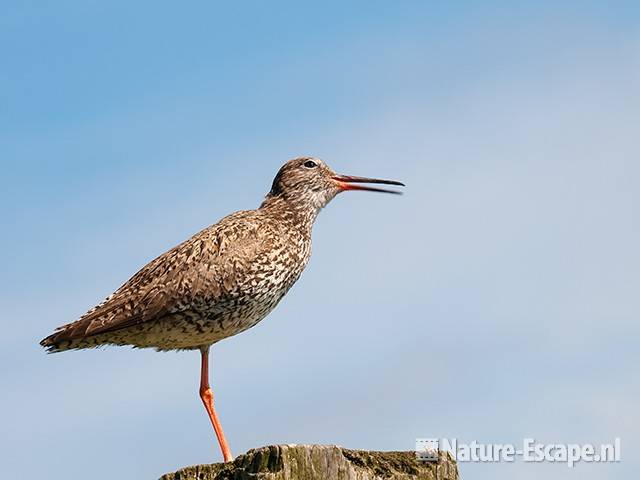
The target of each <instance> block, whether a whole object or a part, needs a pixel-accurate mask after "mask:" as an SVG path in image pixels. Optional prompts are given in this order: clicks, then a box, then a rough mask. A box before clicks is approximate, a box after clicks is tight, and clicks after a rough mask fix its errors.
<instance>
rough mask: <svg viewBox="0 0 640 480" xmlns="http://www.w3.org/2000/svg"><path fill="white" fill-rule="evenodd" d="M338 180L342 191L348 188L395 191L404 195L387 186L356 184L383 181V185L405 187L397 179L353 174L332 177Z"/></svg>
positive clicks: (400, 193) (385, 191)
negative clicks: (355, 175) (382, 178)
mask: <svg viewBox="0 0 640 480" xmlns="http://www.w3.org/2000/svg"><path fill="white" fill-rule="evenodd" d="M332 178H333V179H334V180H335V181H336V182H338V186H339V187H340V190H341V191H343V192H344V191H347V190H366V191H369V192H384V193H394V194H396V195H402V192H399V191H397V190H388V189H386V188H377V187H369V186H365V185H354V184H357V183H381V184H383V185H398V186H400V187H404V183H402V182H397V181H395V180H381V179H379V178H366V177H354V176H352V175H334V176H333V177H332Z"/></svg>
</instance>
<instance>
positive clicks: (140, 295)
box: [40, 157, 404, 462]
mask: <svg viewBox="0 0 640 480" xmlns="http://www.w3.org/2000/svg"><path fill="white" fill-rule="evenodd" d="M367 183H368V184H387V185H398V186H404V185H403V184H402V183H400V182H396V181H393V180H380V179H375V178H364V177H354V176H348V175H338V174H336V173H335V172H334V171H333V170H331V168H329V167H328V166H327V165H326V164H325V163H324V162H323V161H322V160H320V159H318V158H313V157H301V158H295V159H293V160H290V161H288V162H287V163H285V164H284V165H283V166H282V168H280V170H279V171H278V174H277V175H276V177H275V179H274V180H273V184H272V186H271V191H270V192H269V193H268V194H267V195H266V197H265V200H264V201H263V202H262V204H261V205H260V207H259V208H257V209H255V210H246V211H239V212H236V213H233V214H231V215H229V216H227V217H225V218H223V219H222V220H220V221H219V222H218V223H216V224H215V225H211V226H210V227H207V228H205V229H204V230H202V231H200V232H198V233H196V234H195V235H194V236H193V237H191V238H190V239H188V240H186V241H185V242H183V243H181V244H180V245H178V246H176V247H174V248H172V249H171V250H169V251H168V252H166V253H164V254H162V255H160V256H159V257H158V258H156V259H155V260H152V261H151V262H150V263H148V264H147V265H145V266H144V267H143V268H142V269H141V270H140V271H139V272H138V273H136V274H135V275H134V276H133V277H131V279H130V280H129V281H127V282H126V283H125V284H124V285H122V286H121V287H120V288H119V289H117V290H116V291H115V292H114V293H113V294H112V295H110V296H109V297H107V298H106V299H105V300H104V301H103V302H102V303H100V304H98V305H97V306H95V307H94V308H92V309H91V310H89V311H88V312H87V313H85V314H84V315H83V316H82V317H80V318H79V319H78V320H76V321H75V322H73V323H69V324H67V325H63V326H61V327H59V328H57V329H56V331H55V332H54V333H53V334H52V335H50V336H48V337H47V338H45V339H44V340H42V341H41V342H40V344H41V345H42V346H43V347H46V349H47V350H48V351H49V352H60V351H64V350H73V349H84V348H94V347H99V346H101V345H131V346H133V347H137V348H148V347H151V348H155V349H156V350H158V351H165V350H200V353H201V367H200V398H201V399H202V403H204V407H205V409H206V410H207V414H208V415H209V419H210V420H211V423H212V425H213V429H214V431H215V434H216V437H217V439H218V443H219V444H220V449H221V450H222V456H223V458H224V461H225V462H228V461H231V460H233V457H232V455H231V451H230V449H229V446H228V444H227V441H226V439H225V436H224V433H223V431H222V427H221V425H220V421H219V419H218V416H217V414H216V411H215V408H214V402H213V391H212V389H211V387H210V385H209V349H210V347H211V345H213V344H214V343H216V342H219V341H220V340H222V339H223V338H227V337H230V336H232V335H236V334H238V333H240V332H242V331H244V330H246V329H248V328H251V327H253V326H254V325H255V324H256V323H258V322H259V321H260V320H262V319H263V318H264V317H265V316H266V315H267V314H269V312H271V310H273V309H274V308H275V306H276V305H277V304H278V302H279V301H280V300H281V299H282V297H283V296H284V295H285V294H286V293H287V291H288V290H289V289H290V288H291V286H292V285H293V284H294V283H295V282H296V280H298V278H299V277H300V274H301V273H302V271H303V270H304V268H305V266H306V265H307V261H308V260H309V255H310V254H311V229H312V226H313V222H314V220H315V219H316V216H317V215H318V213H319V212H320V210H321V209H322V208H323V207H324V206H325V205H327V203H329V202H330V201H331V200H332V199H333V198H334V197H335V196H336V195H337V194H338V193H340V192H344V191H346V190H369V191H374V192H387V193H400V192H398V191H397V190H388V189H384V188H378V187H372V186H369V185H363V184H367Z"/></svg>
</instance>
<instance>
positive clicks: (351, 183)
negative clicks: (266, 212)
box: [266, 157, 404, 217]
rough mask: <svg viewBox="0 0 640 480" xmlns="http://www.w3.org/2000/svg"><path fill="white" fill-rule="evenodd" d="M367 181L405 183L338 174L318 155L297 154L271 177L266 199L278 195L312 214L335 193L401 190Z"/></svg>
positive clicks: (398, 184) (274, 197) (397, 192)
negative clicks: (303, 155) (373, 185)
mask: <svg viewBox="0 0 640 480" xmlns="http://www.w3.org/2000/svg"><path fill="white" fill-rule="evenodd" d="M367 183H377V184H385V185H397V186H404V184H403V183H400V182H396V181H394V180H381V179H378V178H365V177H354V176H351V175H339V174H337V173H336V172H334V171H333V170H332V169H331V168H330V167H329V166H328V165H327V164H326V163H324V162H323V161H322V160H320V159H319V158H314V157H299V158H294V159H293V160H289V161H288V162H287V163H285V164H284V165H283V166H282V168H280V170H279V171H278V174H277V175H276V177H275V178H274V179H273V185H272V186H271V191H270V192H269V194H268V195H267V199H266V202H269V200H270V199H276V198H281V199H283V200H286V201H287V203H289V204H291V205H292V206H294V207H296V208H299V209H304V210H310V211H313V212H315V213H314V217H315V214H317V212H318V211H320V209H322V208H323V207H324V206H325V205H327V204H328V203H329V202H330V201H331V200H332V199H333V198H334V197H335V196H336V195H337V194H338V193H340V192H345V191H347V190H368V191H371V192H384V193H394V194H400V193H401V192H399V191H397V190H388V189H385V188H378V187H372V186H368V185H363V184H367Z"/></svg>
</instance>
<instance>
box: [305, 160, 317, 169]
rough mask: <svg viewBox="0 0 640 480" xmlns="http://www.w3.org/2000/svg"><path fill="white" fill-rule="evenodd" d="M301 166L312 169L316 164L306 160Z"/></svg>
mask: <svg viewBox="0 0 640 480" xmlns="http://www.w3.org/2000/svg"><path fill="white" fill-rule="evenodd" d="M303 165H304V166H305V167H307V168H314V167H317V166H318V164H317V163H316V162H314V161H313V160H307V161H306V162H304V163H303Z"/></svg>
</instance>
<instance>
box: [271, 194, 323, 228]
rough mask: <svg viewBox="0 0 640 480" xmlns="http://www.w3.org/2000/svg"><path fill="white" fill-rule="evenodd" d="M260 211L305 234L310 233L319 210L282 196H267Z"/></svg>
mask: <svg viewBox="0 0 640 480" xmlns="http://www.w3.org/2000/svg"><path fill="white" fill-rule="evenodd" d="M260 210H263V211H265V212H267V213H268V214H270V215H272V216H274V217H275V218H277V219H278V220H281V221H283V222H285V223H289V224H291V226H292V227H294V228H299V229H301V230H303V231H305V232H309V233H310V232H311V229H312V227H313V222H315V220H316V217H317V216H318V213H319V212H320V208H317V207H315V206H314V205H311V204H310V203H308V202H303V201H296V199H295V198H287V197H285V196H282V195H271V194H269V195H267V196H266V198H265V199H264V201H263V202H262V205H260Z"/></svg>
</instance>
